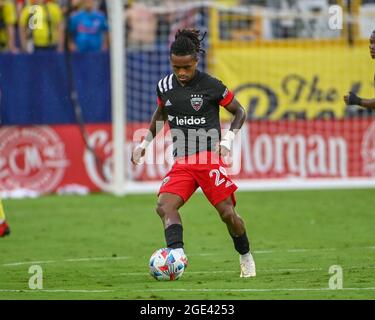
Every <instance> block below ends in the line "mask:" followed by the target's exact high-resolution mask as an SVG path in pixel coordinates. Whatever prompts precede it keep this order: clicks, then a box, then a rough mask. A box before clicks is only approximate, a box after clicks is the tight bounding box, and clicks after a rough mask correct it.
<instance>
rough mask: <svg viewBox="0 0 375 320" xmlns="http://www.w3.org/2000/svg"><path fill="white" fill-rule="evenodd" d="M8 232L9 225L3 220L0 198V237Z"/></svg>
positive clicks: (3, 214)
mask: <svg viewBox="0 0 375 320" xmlns="http://www.w3.org/2000/svg"><path fill="white" fill-rule="evenodd" d="M9 233H10V229H9V226H8V224H7V222H6V220H5V213H4V209H3V204H2V203H1V199H0V238H1V237H5V236H6V235H8V234H9Z"/></svg>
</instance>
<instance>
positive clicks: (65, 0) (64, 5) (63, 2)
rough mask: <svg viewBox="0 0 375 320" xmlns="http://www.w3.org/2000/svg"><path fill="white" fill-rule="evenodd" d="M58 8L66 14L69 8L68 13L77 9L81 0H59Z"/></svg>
mask: <svg viewBox="0 0 375 320" xmlns="http://www.w3.org/2000/svg"><path fill="white" fill-rule="evenodd" d="M69 2H70V8H69ZM59 4H60V8H61V10H62V12H63V15H64V16H65V15H66V14H68V11H69V10H70V13H72V12H74V11H78V10H79V7H80V4H81V0H59Z"/></svg>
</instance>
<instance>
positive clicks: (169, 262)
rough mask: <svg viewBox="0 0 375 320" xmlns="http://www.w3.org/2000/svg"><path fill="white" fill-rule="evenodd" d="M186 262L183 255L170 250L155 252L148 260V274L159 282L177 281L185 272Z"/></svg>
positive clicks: (162, 249)
mask: <svg viewBox="0 0 375 320" xmlns="http://www.w3.org/2000/svg"><path fill="white" fill-rule="evenodd" d="M186 263H187V260H186V256H185V255H181V254H180V253H179V251H177V250H174V249H171V248H161V249H159V250H156V251H155V252H154V253H153V254H152V255H151V258H150V264H149V266H150V274H151V276H152V277H153V278H155V279H156V280H160V281H165V280H178V279H180V278H181V276H182V274H183V273H184V271H185V266H186Z"/></svg>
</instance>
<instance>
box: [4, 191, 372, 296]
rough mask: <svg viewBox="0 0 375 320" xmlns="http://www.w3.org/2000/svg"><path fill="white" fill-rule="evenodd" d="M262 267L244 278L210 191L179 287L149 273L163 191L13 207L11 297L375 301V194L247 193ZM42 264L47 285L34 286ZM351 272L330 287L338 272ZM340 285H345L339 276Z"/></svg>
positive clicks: (242, 204)
mask: <svg viewBox="0 0 375 320" xmlns="http://www.w3.org/2000/svg"><path fill="white" fill-rule="evenodd" d="M237 200H238V203H237V211H238V213H239V214H240V215H241V216H242V217H243V218H244V219H245V221H246V225H247V231H248V235H249V239H250V241H251V247H252V251H253V253H254V258H255V261H256V264H257V276H256V278H250V279H242V278H240V277H239V262H238V254H237V253H236V252H235V250H234V248H233V243H232V241H231V239H230V237H229V235H228V234H227V231H226V227H225V225H224V223H222V222H221V220H220V219H219V217H218V215H217V213H216V211H215V209H214V208H213V207H211V206H210V204H209V203H208V201H207V200H206V199H205V198H204V196H203V195H202V194H200V193H198V194H195V195H194V196H193V197H192V198H191V199H190V201H189V202H188V203H187V204H186V205H185V206H184V207H183V208H182V210H181V214H182V220H183V223H184V240H185V251H186V253H187V255H188V258H189V267H188V268H187V269H186V271H185V273H184V274H183V276H182V278H181V279H180V280H178V281H171V282H158V281H156V280H154V279H153V278H151V276H150V275H149V274H148V261H149V257H150V255H151V254H152V252H153V251H154V250H155V249H157V248H160V247H163V246H164V245H165V242H164V233H163V229H162V224H161V222H160V219H159V217H158V216H157V214H156V213H155V206H156V196H155V195H129V196H126V197H114V196H111V195H106V194H95V195H90V196H87V197H76V196H48V197H42V198H39V199H27V200H5V201H4V206H5V210H6V212H7V215H8V220H9V223H10V226H11V229H12V234H11V235H10V236H9V237H6V238H1V239H0V299H156V300H159V299H160V300H161V299H374V298H375V275H374V272H375V231H374V230H375V190H374V189H368V190H367V189H356V190H319V191H280V192H238V193H237ZM31 265H40V266H41V267H42V271H43V289H42V290H32V289H30V288H29V285H28V283H29V278H30V277H31V276H32V274H30V273H28V271H29V267H30V266H31ZM333 265H338V266H340V267H341V268H342V271H343V289H336V290H334V289H330V288H329V281H330V277H332V276H337V273H334V274H330V273H329V269H330V267H331V266H333ZM331 282H332V283H334V281H333V278H332V279H331Z"/></svg>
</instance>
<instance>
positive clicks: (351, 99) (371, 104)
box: [344, 30, 375, 110]
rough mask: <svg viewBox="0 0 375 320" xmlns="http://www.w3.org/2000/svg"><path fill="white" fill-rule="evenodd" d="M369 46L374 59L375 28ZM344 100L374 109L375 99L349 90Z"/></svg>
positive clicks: (350, 103)
mask: <svg viewBox="0 0 375 320" xmlns="http://www.w3.org/2000/svg"><path fill="white" fill-rule="evenodd" d="M369 48H370V55H371V58H372V59H375V30H374V31H373V32H372V33H371V36H370V47H369ZM374 80H375V79H374ZM344 101H345V103H346V104H348V105H357V106H361V107H364V108H366V109H374V110H375V99H362V98H360V97H358V96H357V95H356V94H355V93H353V92H349V94H348V95H346V96H344Z"/></svg>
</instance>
